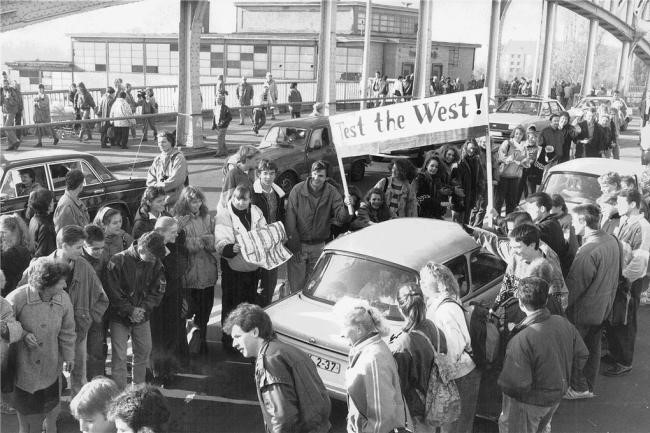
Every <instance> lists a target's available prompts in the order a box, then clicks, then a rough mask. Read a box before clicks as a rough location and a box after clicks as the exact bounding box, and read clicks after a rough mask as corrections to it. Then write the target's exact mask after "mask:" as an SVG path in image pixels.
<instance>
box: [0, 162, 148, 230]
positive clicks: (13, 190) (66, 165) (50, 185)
mask: <svg viewBox="0 0 650 433" xmlns="http://www.w3.org/2000/svg"><path fill="white" fill-rule="evenodd" d="M25 169H31V170H33V172H34V174H35V176H36V179H35V180H36V182H37V183H38V184H39V185H41V186H42V187H44V188H47V189H49V190H51V191H54V195H55V200H57V201H58V199H59V198H60V197H61V196H62V195H63V192H64V190H65V175H66V173H68V172H69V171H70V170H74V169H77V170H81V171H82V172H83V174H84V176H85V180H84V188H83V191H82V192H81V195H80V198H81V200H82V201H83V202H84V203H85V204H86V206H87V207H88V212H89V213H90V217H91V218H94V216H95V214H96V213H97V211H98V210H99V209H101V208H103V207H106V206H110V207H114V208H116V209H118V210H119V211H120V212H121V213H122V219H123V227H125V229H129V230H130V227H131V225H132V224H133V218H135V215H136V212H137V209H138V207H139V205H140V199H141V197H142V193H143V192H144V190H145V188H146V179H144V178H135V179H117V178H116V177H115V176H113V174H112V173H111V172H110V171H109V170H108V169H107V168H106V167H104V165H103V164H102V163H101V162H100V161H99V160H98V159H97V158H96V157H95V156H94V155H91V154H89V153H83V152H76V151H73V150H59V149H44V150H38V151H29V152H18V153H5V154H4V155H3V158H2V161H1V162H0V177H1V180H0V182H1V183H0V185H1V186H0V205H1V206H2V211H1V213H2V214H8V213H14V212H18V213H20V214H22V215H23V216H24V210H25V209H26V208H27V200H28V198H29V195H28V194H27V193H25V192H24V188H22V186H23V184H22V181H21V178H20V172H21V170H25Z"/></svg>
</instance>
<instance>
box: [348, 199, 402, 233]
mask: <svg viewBox="0 0 650 433" xmlns="http://www.w3.org/2000/svg"><path fill="white" fill-rule="evenodd" d="M391 217H392V215H391V213H390V210H388V206H386V205H385V204H382V206H381V207H380V208H379V209H377V210H375V209H374V208H373V207H372V206H370V204H369V203H366V202H363V203H361V205H360V206H359V209H357V217H356V218H355V219H354V220H352V222H351V223H350V229H351V230H360V229H362V228H364V227H368V226H370V225H371V224H376V223H380V222H383V221H388V220H389V219H391Z"/></svg>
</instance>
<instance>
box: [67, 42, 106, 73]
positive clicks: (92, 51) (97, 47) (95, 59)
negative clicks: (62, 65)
mask: <svg viewBox="0 0 650 433" xmlns="http://www.w3.org/2000/svg"><path fill="white" fill-rule="evenodd" d="M73 49H74V61H75V66H77V67H79V68H81V69H83V70H84V71H105V70H106V43H105V42H74V45H73Z"/></svg>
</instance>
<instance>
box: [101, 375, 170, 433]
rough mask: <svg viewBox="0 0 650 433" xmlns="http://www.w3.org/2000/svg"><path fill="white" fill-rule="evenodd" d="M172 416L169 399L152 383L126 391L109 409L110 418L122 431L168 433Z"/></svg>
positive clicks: (131, 432)
mask: <svg viewBox="0 0 650 433" xmlns="http://www.w3.org/2000/svg"><path fill="white" fill-rule="evenodd" d="M170 418H171V412H170V410H169V404H168V403H167V399H165V397H164V396H163V395H162V393H161V392H160V390H159V389H158V388H156V387H154V386H151V385H142V386H137V387H133V388H131V389H129V390H127V391H124V392H123V393H122V394H120V395H119V396H117V398H115V400H113V402H112V403H111V406H110V408H109V410H108V419H109V420H111V421H113V422H114V423H115V427H117V430H118V431H119V432H120V433H145V432H146V433H167V431H168V424H169V421H170Z"/></svg>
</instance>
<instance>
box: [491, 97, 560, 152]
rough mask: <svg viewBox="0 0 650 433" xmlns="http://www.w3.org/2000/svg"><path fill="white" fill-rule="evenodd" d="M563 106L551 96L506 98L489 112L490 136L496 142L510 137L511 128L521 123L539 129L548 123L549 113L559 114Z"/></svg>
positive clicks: (526, 126)
mask: <svg viewBox="0 0 650 433" xmlns="http://www.w3.org/2000/svg"><path fill="white" fill-rule="evenodd" d="M562 111H564V107H562V105H561V104H560V103H559V102H558V101H556V100H555V99H551V98H540V97H538V96H521V97H514V98H510V99H508V100H506V101H505V102H504V103H502V104H501V105H499V107H498V108H497V109H496V110H495V111H494V112H493V113H490V116H489V122H490V137H492V140H493V141H494V142H496V143H500V142H502V141H504V140H507V139H508V138H510V134H511V133H512V130H513V129H515V128H516V127H517V126H519V125H521V126H523V127H524V128H528V127H529V126H531V125H534V126H535V128H537V131H541V130H542V129H544V128H546V127H547V126H548V125H550V120H549V117H550V116H551V114H554V113H555V114H559V113H561V112H562Z"/></svg>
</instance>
